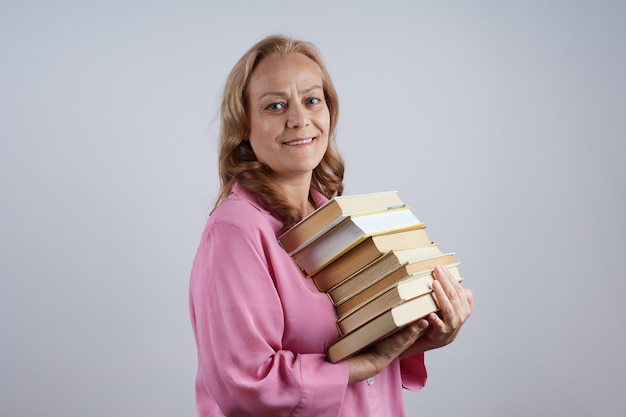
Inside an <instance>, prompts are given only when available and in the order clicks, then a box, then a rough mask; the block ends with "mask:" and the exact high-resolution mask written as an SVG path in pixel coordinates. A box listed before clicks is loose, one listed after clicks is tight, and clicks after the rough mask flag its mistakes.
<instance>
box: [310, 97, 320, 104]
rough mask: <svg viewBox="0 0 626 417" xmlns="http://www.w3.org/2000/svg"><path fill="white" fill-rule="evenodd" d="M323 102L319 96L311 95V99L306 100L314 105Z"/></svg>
mask: <svg viewBox="0 0 626 417" xmlns="http://www.w3.org/2000/svg"><path fill="white" fill-rule="evenodd" d="M321 102H322V99H320V98H317V97H311V98H310V99H308V100H307V101H306V103H307V104H312V105H315V104H319V103H321Z"/></svg>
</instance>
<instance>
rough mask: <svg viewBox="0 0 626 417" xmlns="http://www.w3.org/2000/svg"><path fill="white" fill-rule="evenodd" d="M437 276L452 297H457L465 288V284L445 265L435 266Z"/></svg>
mask: <svg viewBox="0 0 626 417" xmlns="http://www.w3.org/2000/svg"><path fill="white" fill-rule="evenodd" d="M434 272H435V278H436V279H437V281H439V282H440V283H441V285H442V286H443V288H444V290H445V292H446V293H447V294H448V296H449V297H450V298H456V297H457V296H458V294H459V293H460V292H462V290H463V286H462V285H461V284H460V283H459V282H458V281H457V280H456V279H455V278H454V276H453V275H452V273H451V272H450V270H449V269H448V268H447V267H446V266H445V265H437V266H436V267H435V271H434Z"/></svg>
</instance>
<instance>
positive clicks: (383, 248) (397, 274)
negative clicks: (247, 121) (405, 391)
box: [278, 191, 462, 363]
mask: <svg viewBox="0 0 626 417" xmlns="http://www.w3.org/2000/svg"><path fill="white" fill-rule="evenodd" d="M278 240H279V242H280V244H281V245H282V246H283V247H284V248H285V250H286V251H287V252H288V253H289V255H290V256H291V257H292V258H293V259H294V261H295V262H296V264H297V265H298V267H299V268H300V270H301V271H302V273H303V274H304V276H305V277H306V278H309V279H312V280H313V281H314V283H315V285H316V286H317V288H318V289H319V290H320V291H321V292H324V293H326V294H328V296H329V297H330V299H331V301H332V303H333V306H334V308H335V312H336V314H337V327H338V329H339V334H340V337H339V338H338V339H337V340H335V341H333V342H332V343H331V344H330V345H329V346H328V349H327V356H328V360H329V361H330V362H333V363H336V362H339V361H341V360H344V359H346V358H349V357H351V356H353V355H355V354H357V353H359V352H361V351H362V350H364V349H366V348H368V347H370V346H371V345H373V344H374V343H376V342H377V341H379V340H381V339H383V338H385V337H387V336H389V335H391V334H393V333H394V332H396V331H398V330H400V329H402V328H404V327H405V326H407V325H408V324H410V323H412V322H414V321H416V320H418V319H420V318H423V317H425V316H427V315H428V314H430V313H433V312H436V311H438V310H439V308H438V306H437V302H436V299H435V297H434V295H433V293H432V288H431V285H432V281H433V276H432V272H433V269H434V267H435V266H436V265H445V266H446V267H447V268H448V269H449V270H450V272H451V273H452V275H453V276H454V277H455V278H456V279H457V280H459V281H461V280H462V277H461V275H460V273H459V270H458V262H457V261H456V259H455V256H454V253H443V252H442V251H441V250H440V248H439V245H438V244H437V243H435V242H433V241H431V239H430V237H429V236H428V235H427V234H426V228H425V225H424V223H422V222H420V220H418V218H417V217H416V216H415V215H414V214H413V212H412V211H411V208H410V207H409V206H407V205H406V204H405V203H404V202H403V201H402V200H401V199H400V197H399V196H398V193H397V192H395V191H391V192H383V193H373V194H361V195H352V196H338V197H335V198H332V199H330V200H329V201H328V202H327V203H326V204H324V205H323V206H321V207H319V208H318V209H317V210H315V211H314V212H313V213H311V214H310V215H309V216H307V217H305V218H304V219H302V220H301V221H300V222H298V223H297V224H296V225H294V226H293V227H292V228H291V229H289V230H287V231H286V232H285V233H283V234H282V235H281V236H279V238H278Z"/></svg>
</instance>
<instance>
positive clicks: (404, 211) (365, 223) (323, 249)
mask: <svg viewBox="0 0 626 417" xmlns="http://www.w3.org/2000/svg"><path fill="white" fill-rule="evenodd" d="M420 226H421V227H423V224H422V223H421V222H420V221H419V219H418V218H417V217H415V215H414V214H413V212H411V210H410V208H409V207H408V206H403V207H400V208H393V209H389V210H385V211H380V212H375V213H370V214H360V215H354V216H349V217H347V218H346V219H344V220H342V221H341V223H339V224H338V225H336V226H334V227H333V228H331V229H330V230H328V231H327V232H325V233H324V234H323V235H322V236H320V237H318V238H317V239H315V240H314V241H313V242H311V243H310V244H308V245H306V246H304V247H303V248H302V249H300V250H299V251H298V252H296V253H294V254H293V255H292V258H293V259H294V261H295V262H296V264H298V266H299V267H300V269H301V270H302V272H303V273H304V275H305V276H307V277H310V276H312V275H313V274H315V273H316V272H317V271H319V270H321V269H322V268H324V267H325V266H326V265H328V264H330V262H332V261H334V260H335V259H337V258H338V257H340V256H341V255H343V254H344V253H346V252H348V251H349V250H350V249H351V248H353V247H354V246H356V245H357V244H358V243H360V242H362V241H363V240H365V239H366V238H367V237H369V236H374V235H377V234H384V233H389V232H393V231H400V230H406V229H408V228H417V227H420Z"/></svg>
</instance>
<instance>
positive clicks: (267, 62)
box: [248, 53, 322, 95]
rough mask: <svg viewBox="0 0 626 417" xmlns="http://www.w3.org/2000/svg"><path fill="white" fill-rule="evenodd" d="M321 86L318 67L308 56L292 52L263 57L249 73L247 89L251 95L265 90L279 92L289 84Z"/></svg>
mask: <svg viewBox="0 0 626 417" xmlns="http://www.w3.org/2000/svg"><path fill="white" fill-rule="evenodd" d="M315 84H317V85H319V86H320V87H321V86H322V72H321V69H320V67H319V66H318V65H317V64H316V63H315V61H313V60H312V59H310V58H309V57H307V56H305V55H302V54H299V53H292V54H288V55H284V56H268V57H265V58H264V59H263V60H262V61H261V62H259V64H258V65H257V67H256V68H255V69H254V71H253V72H252V74H251V75H250V79H249V83H248V89H249V92H250V94H251V95H255V94H262V93H264V92H267V91H274V90H276V92H280V91H283V90H285V89H287V88H289V87H291V86H294V85H295V86H296V87H300V88H306V87H311V86H313V85H315Z"/></svg>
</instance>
